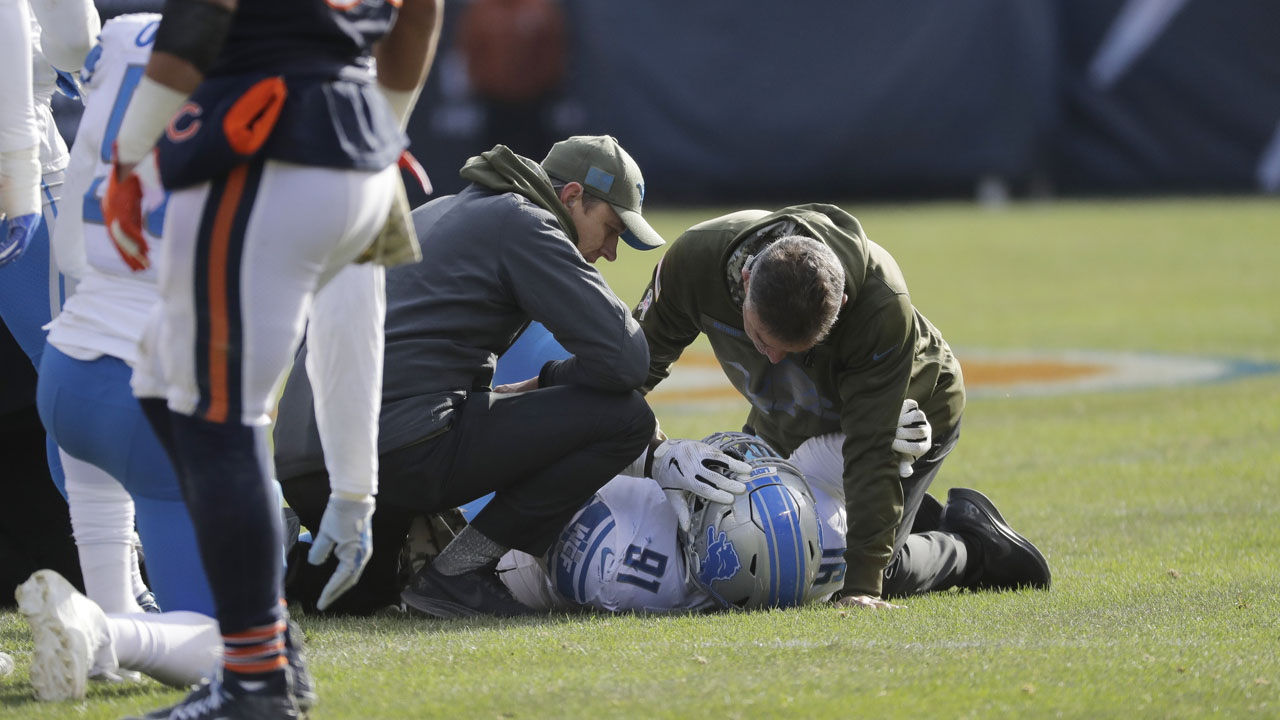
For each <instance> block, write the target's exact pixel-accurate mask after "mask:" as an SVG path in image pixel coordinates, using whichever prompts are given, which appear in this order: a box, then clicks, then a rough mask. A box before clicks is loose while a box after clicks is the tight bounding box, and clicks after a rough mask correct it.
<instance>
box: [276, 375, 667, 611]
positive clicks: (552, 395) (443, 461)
mask: <svg viewBox="0 0 1280 720" xmlns="http://www.w3.org/2000/svg"><path fill="white" fill-rule="evenodd" d="M654 423H655V421H654V417H653V412H652V411H651V410H650V409H649V406H648V405H647V404H646V403H645V401H644V398H643V397H642V396H641V395H640V394H639V393H637V392H628V393H609V392H602V391H599V390H593V389H590V388H585V387H580V386H573V385H564V386H558V387H553V388H545V389H541V390H534V391H532V392H527V393H518V394H514V395H499V394H496V393H474V394H472V395H470V396H469V397H468V398H467V400H466V401H465V402H463V403H462V405H461V406H460V407H459V408H458V409H457V410H456V412H455V416H454V418H453V425H452V427H451V429H450V430H449V431H448V432H446V433H444V434H443V435H440V436H438V437H434V438H431V439H430V440H426V441H423V442H419V443H413V444H410V445H407V446H405V447H402V448H399V449H397V450H393V451H390V452H387V453H384V454H382V455H381V456H380V458H379V471H378V475H379V481H378V486H379V490H378V504H377V509H376V510H375V512H374V520H373V538H374V540H373V542H374V550H373V556H372V558H371V559H370V561H369V565H368V566H367V567H366V568H365V572H364V575H363V576H362V577H361V580H360V582H359V583H358V584H357V586H356V588H353V589H352V590H351V591H349V593H348V594H349V595H350V594H351V593H355V595H352V598H351V602H349V603H345V602H343V601H339V603H338V604H335V606H334V608H335V609H337V610H339V611H346V612H368V611H371V610H375V609H377V608H378V607H382V606H385V605H388V604H391V603H395V602H398V598H399V591H400V588H399V587H398V584H397V583H396V579H395V578H396V573H397V558H398V557H399V551H400V548H401V546H402V545H403V544H404V539H405V535H406V533H407V532H408V528H409V525H410V523H411V522H412V520H413V518H414V516H416V515H424V514H431V513H437V512H441V511H443V510H447V509H449V508H454V507H458V506H460V505H464V504H466V503H468V502H470V501H472V500H475V499H478V498H481V497H484V496H485V495H487V494H488V493H490V492H494V493H496V494H495V496H494V498H493V499H492V500H491V501H490V502H489V504H488V505H486V506H485V508H484V509H483V510H482V511H481V512H480V514H479V515H477V516H476V518H475V520H474V521H473V522H472V525H473V526H474V527H475V529H476V530H478V531H480V532H481V533H483V534H484V535H485V536H487V537H489V538H490V539H492V540H493V541H494V542H496V543H498V544H499V545H502V546H504V547H509V548H514V549H517V550H523V551H525V552H527V553H530V554H533V555H540V554H542V553H544V552H546V550H547V548H549V547H550V546H551V543H552V542H554V541H555V539H556V537H557V536H558V535H559V534H560V532H561V531H562V530H563V529H564V525H565V524H566V523H567V522H568V521H569V519H570V518H571V517H572V516H573V513H574V512H576V511H577V509H578V508H579V507H581V505H582V504H583V503H584V502H586V501H587V499H589V498H590V497H591V495H592V494H593V493H595V491H596V490H599V489H600V487H601V486H603V485H604V484H605V483H606V482H608V481H609V480H610V479H612V478H613V476H614V475H616V474H617V473H618V472H619V471H620V470H622V469H623V468H624V467H626V466H627V465H628V464H629V463H630V462H631V461H633V460H635V459H636V458H637V457H639V456H640V453H641V452H643V451H644V449H645V447H646V446H647V444H648V441H649V439H650V438H651V437H652V436H653V430H654ZM281 485H282V486H283V487H284V494H285V499H286V500H287V501H288V502H289V505H290V506H291V507H293V509H294V510H295V511H296V512H297V513H298V516H299V518H301V520H302V524H303V525H305V526H306V527H308V528H310V529H311V530H312V531H313V532H314V531H315V530H316V529H317V528H318V527H319V525H320V518H321V516H322V515H323V514H324V508H325V505H326V503H327V501H328V495H329V483H328V476H327V475H326V474H325V473H315V474H311V475H304V476H300V477H296V478H284V479H282V480H281ZM294 564H295V565H296V564H297V563H294ZM331 571H332V565H331V564H330V565H329V566H326V567H323V568H321V569H320V570H319V571H317V570H316V569H315V568H312V567H310V566H305V567H297V568H295V567H292V566H291V568H290V576H291V577H292V579H291V581H290V586H291V590H290V592H291V595H294V596H295V598H296V599H299V600H301V601H302V602H303V603H304V606H307V607H308V608H310V607H313V603H314V598H311V597H307V596H308V595H310V594H311V592H313V591H314V592H315V593H317V594H318V592H319V587H322V586H323V582H319V581H320V580H321V578H318V577H315V576H316V575H320V576H323V578H327V576H328V573H329V572H331ZM317 582H318V583H319V585H318V586H317ZM295 590H296V591H297V592H294V591H295ZM344 600H345V598H344ZM339 605H342V606H343V607H341V608H339ZM356 605H359V606H362V607H361V608H360V609H356V607H355V606H356Z"/></svg>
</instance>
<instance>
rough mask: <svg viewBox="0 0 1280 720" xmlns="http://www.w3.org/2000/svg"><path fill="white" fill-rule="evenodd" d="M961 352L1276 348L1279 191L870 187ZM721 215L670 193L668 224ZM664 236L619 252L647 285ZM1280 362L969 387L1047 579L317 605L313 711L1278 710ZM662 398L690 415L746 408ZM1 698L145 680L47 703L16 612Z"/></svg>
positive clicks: (989, 455)
mask: <svg viewBox="0 0 1280 720" xmlns="http://www.w3.org/2000/svg"><path fill="white" fill-rule="evenodd" d="M847 208H848V209H849V210H850V211H851V212H853V213H854V214H855V215H857V216H858V217H859V219H861V220H862V222H863V224H864V227H865V228H866V230H867V232H868V234H869V235H870V236H871V238H872V239H873V240H876V241H877V242H879V243H880V244H882V245H884V246H885V247H887V248H888V249H889V250H890V251H891V252H892V253H893V254H894V255H895V256H896V257H897V258H898V259H899V261H900V263H901V265H902V267H903V270H904V272H905V273H906V277H907V280H908V283H909V284H910V287H911V288H912V296H913V299H914V301H915V303H916V305H917V306H918V307H919V308H921V309H922V311H923V312H924V313H925V314H926V315H927V316H928V317H929V318H930V319H931V320H932V321H933V322H934V324H936V325H937V326H938V327H939V328H940V329H941V330H942V331H943V333H944V334H945V336H946V337H947V338H948V340H949V341H950V342H951V344H952V345H953V347H955V348H956V350H957V354H958V355H959V356H960V359H961V362H962V363H963V362H964V359H965V354H964V351H965V349H973V350H983V351H986V350H1028V349H1029V350H1070V349H1085V350H1114V351H1140V352H1156V353H1164V354H1172V355H1196V356H1206V355H1207V356H1215V357H1217V356H1222V357H1231V358H1239V359H1244V360H1249V361H1253V362H1255V363H1280V282H1278V281H1277V271H1280V204H1277V203H1276V202H1275V201H1274V200H1273V199H1272V200H1265V199H1254V200H1184V199H1170V200H1160V201H1150V202H1106V203H1085V202H1079V203H1077V202H1060V203H1053V204H1045V205H1025V206H1014V207H1012V208H1010V209H1007V210H1003V211H987V210H982V209H978V208H975V207H972V206H969V205H904V206H867V207H861V206H857V205H849V206H847ZM718 212H719V211H717V210H699V211H681V212H669V213H658V212H655V213H654V215H655V217H656V218H657V220H656V222H655V225H656V226H657V227H658V229H659V231H660V232H662V233H663V234H664V235H665V236H666V237H668V238H669V239H673V238H674V237H675V236H676V235H677V234H678V233H679V232H680V230H681V229H683V228H684V227H686V226H688V225H690V224H692V223H694V222H698V221H701V220H704V219H707V218H709V217H712V216H714V215H715V214H718ZM656 259H657V257H656V254H655V253H650V254H646V255H640V254H639V253H635V252H632V251H628V250H625V249H624V250H623V253H622V260H621V261H620V262H618V263H617V264H615V266H612V267H608V268H606V269H605V270H606V275H607V276H608V278H609V280H610V282H611V283H612V284H613V286H614V288H615V290H617V291H618V293H619V294H620V295H621V296H622V297H623V298H624V299H625V300H626V301H627V302H628V303H632V304H634V302H635V301H636V300H637V299H638V297H639V294H640V292H641V290H642V288H643V286H644V284H645V282H646V281H647V279H648V275H649V272H650V270H651V268H652V266H653V263H654V262H655V261H656ZM1278 406H1280V374H1276V373H1269V374H1268V373H1263V374H1255V375H1250V376H1246V377H1243V378H1239V379H1235V380H1230V381H1226V382H1218V383H1210V384H1199V385H1184V386H1172V387H1163V388H1158V389H1148V390H1127V391H1115V392H1095V393H1089V394H1068V395H1060V396H1051V397H1035V396H1019V395H1017V394H1014V395H1012V396H1010V397H1002V396H1000V395H984V396H981V397H975V398H973V399H971V401H970V404H969V406H968V409H967V412H966V414H965V425H964V437H963V440H962V442H961V443H960V445H959V447H958V449H957V450H956V451H955V452H954V453H953V454H952V456H951V457H950V458H949V459H948V460H947V463H946V465H945V466H944V468H943V470H942V472H941V474H940V475H939V478H938V481H937V482H936V483H935V485H934V488H933V490H934V493H935V494H936V495H939V496H941V497H945V494H946V488H948V487H951V486H968V487H976V488H979V489H981V490H983V491H984V492H986V493H987V494H988V495H989V496H991V497H992V498H993V499H994V500H995V501H996V502H997V503H998V504H999V506H1000V508H1001V510H1002V511H1003V513H1004V515H1005V517H1007V518H1008V519H1009V520H1010V522H1011V523H1013V524H1014V526H1015V527H1017V528H1018V529H1019V530H1021V531H1023V532H1024V533H1025V534H1026V535H1027V536H1029V537H1030V538H1031V539H1033V540H1034V541H1035V542H1036V543H1037V544H1038V545H1039V546H1040V547H1041V548H1042V549H1043V550H1044V551H1045V552H1046V554H1047V556H1048V558H1049V562H1050V565H1051V567H1052V569H1053V572H1054V586H1053V588H1052V590H1050V591H1048V592H1023V593H1001V594H995V593H985V594H972V593H958V592H951V593H941V594H937V595H934V596H929V597H920V598H915V599H909V600H906V601H904V602H903V604H904V605H906V606H907V607H906V608H905V609H903V610H896V611H880V612H869V611H853V610H850V611H845V610H839V609H836V608H834V607H809V608H804V609H799V610H789V611H774V612H758V613H725V614H717V615H709V616H674V617H653V616H648V617H646V616H616V617H605V616H565V615H554V616H549V617H542V618H538V619H531V620H523V619H522V620H517V621H499V620H481V621H473V622H462V621H452V622H433V621H428V620H421V619H400V618H375V619H369V620H362V621H331V620H322V619H317V618H306V617H303V618H301V619H300V620H301V622H302V625H303V627H304V628H305V630H306V632H307V636H308V648H309V652H310V659H311V668H312V670H313V672H314V673H315V674H316V676H317V678H318V681H319V683H320V685H321V687H320V689H321V693H322V699H321V704H320V705H319V707H317V708H316V710H315V711H314V712H313V713H312V716H313V717H315V718H321V719H324V718H411V717H414V718H416V717H465V718H472V717H479V718H541V717H567V718H613V717H637V718H649V717H725V718H739V717H741V718H755V717H806V718H808V717H847V716H860V717H869V718H871V717H936V718H978V717H997V718H1000V717H1014V718H1038V717H1073V718H1101V717H1122V718H1129V719H1131V718H1204V717H1249V718H1266V717H1280V623H1278V622H1277V618H1280V567H1278V565H1280V522H1277V520H1280V470H1278V469H1277V468H1280V407H1278ZM682 407H683V408H684V409H683V410H682V411H681V412H675V411H674V410H672V411H669V412H665V413H664V411H663V406H661V405H658V406H657V407H656V409H657V412H658V415H659V418H660V419H661V421H662V424H663V427H664V428H665V429H666V430H667V432H668V433H669V434H672V435H675V436H695V437H696V436H701V435H704V434H706V433H707V432H710V431H712V430H718V429H731V428H736V427H737V426H738V425H739V424H740V423H741V421H742V418H743V416H744V413H743V411H742V409H741V408H736V409H734V408H729V409H726V408H725V407H723V406H717V407H716V408H715V409H708V410H706V411H690V410H689V409H688V408H687V407H685V406H682ZM0 649H4V650H7V651H9V652H10V653H12V654H13V655H14V656H15V658H16V659H17V663H18V667H17V670H16V671H15V672H14V673H13V674H12V675H10V676H9V677H7V678H5V679H3V680H0V716H3V717H4V718H114V717H118V716H120V715H122V714H124V713H127V712H136V711H139V710H143V709H151V708H153V707H155V706H158V705H159V704H161V703H166V702H170V701H173V700H175V699H177V698H178V697H180V693H179V692H177V691H173V690H169V689H167V688H164V687H162V686H160V685H158V684H155V683H151V682H146V683H143V684H141V685H136V686H127V687H125V686H103V685H95V686H93V687H92V688H91V690H90V695H89V698H88V699H87V700H86V701H84V702H82V703H68V704H41V703H37V702H35V701H34V700H32V699H31V691H30V687H29V685H28V683H27V667H28V664H29V661H30V652H31V646H30V637H29V635H28V633H27V630H26V626H25V624H24V623H23V621H22V620H21V619H20V617H19V616H17V615H16V614H14V613H13V612H5V613H3V614H0Z"/></svg>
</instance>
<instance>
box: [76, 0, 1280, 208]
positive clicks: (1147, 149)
mask: <svg viewBox="0 0 1280 720" xmlns="http://www.w3.org/2000/svg"><path fill="white" fill-rule="evenodd" d="M467 2H468V0H446V10H445V30H444V35H443V39H442V42H441V48H440V52H439V56H438V58H437V61H436V65H435V68H434V69H433V71H432V75H431V78H430V80H429V82H428V87H427V89H426V90H425V91H424V93H423V97H422V100H421V102H420V104H419V106H418V110H417V112H416V113H415V115H414V117H413V120H412V122H411V124H410V128H409V130H410V136H411V138H412V140H413V150H414V152H415V154H416V155H417V156H418V158H419V159H420V160H421V161H422V162H423V164H424V165H425V166H426V168H427V170H428V172H429V173H430V175H431V177H432V180H433V182H434V183H435V186H436V190H437V193H447V192H453V191H456V190H458V189H459V188H460V187H461V185H462V182H461V180H460V179H459V178H458V175H457V171H458V169H459V168H460V167H461V166H462V163H463V162H464V161H465V160H466V158H467V157H469V156H471V155H473V154H475V153H477V152H480V151H482V150H485V149H488V148H489V147H490V146H491V145H492V143H493V141H494V140H495V138H494V137H492V132H491V131H492V127H491V126H490V125H489V124H488V123H487V121H486V116H487V115H486V114H487V113H491V112H494V108H493V107H492V106H490V105H486V103H485V102H484V101H483V100H482V98H480V97H478V96H477V94H476V93H475V92H474V91H473V90H472V87H471V85H470V83H469V80H468V77H467V71H466V63H465V62H464V59H463V56H462V53H461V52H460V50H459V48H458V47H457V43H456V39H457V28H458V17H459V15H460V14H461V13H462V12H463V10H464V7H465V6H466V4H467ZM562 2H563V8H564V17H565V21H566V24H567V26H568V34H567V38H568V41H567V42H568V47H567V48H566V54H567V58H568V63H567V70H566V73H565V75H564V81H563V83H562V86H561V88H560V90H559V91H558V92H557V93H555V94H554V95H552V96H549V97H548V98H547V99H546V102H544V103H541V104H539V105H537V107H536V108H532V109H530V110H529V113H530V114H529V115H528V117H527V123H528V125H529V127H530V128H533V130H532V131H531V132H529V133H527V134H524V133H522V134H521V135H522V137H521V138H520V143H521V144H522V145H523V147H517V148H516V149H517V150H520V151H522V152H523V153H524V154H527V155H529V156H531V157H534V158H535V159H541V157H542V155H543V154H545V152H546V149H547V147H548V146H549V145H550V143H551V142H552V141H554V140H555V139H557V138H561V137H565V136H568V135H570V134H576V133H608V134H612V135H615V136H617V137H618V138H619V140H621V142H622V144H623V146H624V147H626V148H627V149H628V150H629V151H630V152H631V153H632V154H633V155H634V156H635V158H636V160H637V161H638V162H639V163H640V165H641V168H642V169H643V170H644V173H645V178H646V184H647V198H648V199H659V200H660V201H662V202H686V203H695V202H700V203H706V202H725V203H740V202H760V203H777V202H782V201H786V200H806V201H818V200H842V199H848V198H853V197H860V196H878V197H899V196H913V197H920V196H929V195H970V194H972V192H973V190H974V187H975V183H977V182H978V181H979V180H980V179H982V178H984V177H998V178H1001V179H1004V180H1006V181H1008V182H1009V183H1010V184H1011V185H1012V186H1013V187H1014V188H1015V189H1019V188H1024V187H1027V186H1029V185H1030V184H1032V181H1034V183H1035V184H1036V186H1037V187H1042V188H1048V189H1051V190H1055V191H1058V192H1065V193H1075V194H1080V193H1134V192H1139V193H1148V192H1170V191H1172V192H1200V191H1209V192H1224V191H1225V192H1248V191H1256V190H1265V191H1271V192H1276V191H1280V2H1277V1H1276V0H965V1H964V2H955V1H954V0H897V1H896V2H882V1H873V0H806V1H804V2H792V3H778V2H764V1H763V0H743V1H738V2H734V1H732V0H645V2H619V1H618V0H562ZM158 4H159V3H157V2H150V0H100V7H101V8H102V9H103V12H104V15H112V14H115V12H114V11H115V9H116V8H122V7H128V8H129V9H141V8H142V7H146V6H148V5H150V6H153V7H154V6H157V5H158ZM62 109H64V110H68V111H69V112H70V113H71V114H74V110H70V109H68V108H67V106H65V105H63V106H62ZM507 110H508V111H509V110H510V108H508V109H507ZM509 121H510V118H509V117H508V118H507V122H508V125H507V127H510V125H509ZM72 124H73V123H72ZM509 142H512V143H513V144H515V143H516V140H515V139H514V138H513V139H512V140H510V141H509ZM413 199H414V200H418V201H420V200H421V199H422V198H421V197H418V198H413Z"/></svg>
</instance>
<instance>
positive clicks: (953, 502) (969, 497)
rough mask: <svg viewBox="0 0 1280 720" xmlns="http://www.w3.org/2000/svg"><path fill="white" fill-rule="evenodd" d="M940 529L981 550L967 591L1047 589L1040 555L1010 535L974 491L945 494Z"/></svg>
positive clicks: (983, 497) (1045, 567)
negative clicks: (976, 567)
mask: <svg viewBox="0 0 1280 720" xmlns="http://www.w3.org/2000/svg"><path fill="white" fill-rule="evenodd" d="M942 529H943V530H945V531H947V532H953V533H956V534H958V535H961V536H963V537H965V538H966V539H969V540H974V541H977V545H978V546H979V547H980V548H981V556H980V558H981V564H980V570H979V572H978V573H976V575H977V577H976V578H974V579H973V580H972V581H971V582H970V583H969V587H972V588H975V589H993V590H1013V589H1017V588H1023V587H1029V588H1048V587H1049V582H1050V574H1049V563H1048V562H1047V561H1046V560H1045V559H1044V555H1042V554H1040V551H1039V550H1037V549H1036V546H1035V545H1032V544H1031V541H1030V540H1028V539H1026V538H1024V537H1022V536H1021V535H1019V534H1018V533H1016V532H1014V531H1013V528H1011V527H1009V524H1008V523H1006V522H1005V521H1004V518H1003V517H1002V516H1001V515H1000V511H999V510H996V506H995V505H994V504H992V502H991V500H989V499H987V496H986V495H983V494H982V493H980V492H978V491H977V490H970V489H968V488H952V489H951V491H950V492H949V493H947V506H946V507H945V508H943V509H942ZM970 577H973V576H972V575H971V576H970Z"/></svg>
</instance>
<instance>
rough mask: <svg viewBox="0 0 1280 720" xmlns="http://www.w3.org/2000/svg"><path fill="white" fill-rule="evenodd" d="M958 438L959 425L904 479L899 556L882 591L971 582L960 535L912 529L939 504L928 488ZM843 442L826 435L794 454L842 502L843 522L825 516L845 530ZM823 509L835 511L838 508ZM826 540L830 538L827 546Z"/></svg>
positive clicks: (819, 489)
mask: <svg viewBox="0 0 1280 720" xmlns="http://www.w3.org/2000/svg"><path fill="white" fill-rule="evenodd" d="M958 439H959V430H958V429H957V430H955V431H953V432H952V433H950V434H949V436H948V437H947V438H944V439H942V440H941V442H939V443H938V444H936V445H935V447H934V448H933V450H931V451H930V452H929V453H926V454H925V455H924V456H922V457H921V459H920V460H919V461H917V462H916V464H915V465H914V472H913V473H912V476H911V477H910V478H906V479H904V480H903V481H902V483H903V505H904V509H903V515H902V524H901V525H900V526H899V528H898V534H897V538H896V542H895V547H894V554H893V557H892V559H891V560H890V562H889V565H888V567H886V568H885V573H884V584H883V587H882V593H883V594H884V595H885V596H886V597H898V596H903V595H912V594H917V593H921V592H928V591H931V590H942V589H946V588H949V587H954V586H956V585H960V584H962V583H963V582H964V581H965V578H966V575H965V573H966V569H967V567H968V564H967V559H968V547H967V546H966V544H965V542H964V540H963V539H962V538H961V537H960V536H958V535H955V534H954V533H947V532H942V531H938V530H935V531H931V532H924V533H919V532H915V533H913V532H912V530H913V529H914V525H915V518H916V515H917V514H918V513H919V510H920V508H921V507H922V506H923V505H925V503H926V502H927V503H928V504H929V506H930V508H932V506H933V505H936V503H937V501H936V500H934V499H933V497H932V496H930V495H928V492H927V491H928V488H929V486H930V485H931V484H932V482H933V479H934V478H935V477H936V476H937V474H938V470H939V468H940V467H941V465H942V460H943V459H945V458H946V456H947V455H948V454H949V453H950V452H951V449H952V448H954V447H955V444H956V442H957V441H958ZM843 445H844V436H843V435H842V434H839V433H831V434H828V435H822V436H819V437H815V438H810V439H809V440H806V441H805V442H804V443H802V444H801V445H800V447H798V448H796V451H795V452H794V453H792V455H791V457H790V458H789V459H790V460H791V462H793V463H794V464H795V465H796V467H797V468H799V469H800V471H801V472H802V473H804V476H805V480H806V481H807V482H809V483H810V485H811V486H812V487H813V488H814V490H815V492H816V494H819V495H824V496H827V497H830V498H833V499H834V500H835V501H836V503H837V507H836V508H835V510H834V512H835V513H839V514H840V518H839V521H838V522H834V523H833V522H831V521H832V518H829V517H824V518H822V520H823V522H824V523H827V527H830V528H831V529H836V530H839V531H843V530H844V529H845V528H844V526H845V523H846V521H845V517H846V516H845V515H844V513H843V512H840V509H841V508H842V507H843V505H844V502H845V495H844V453H843ZM820 514H824V515H831V514H833V512H832V511H828V512H826V513H820ZM826 544H827V543H826V541H824V545H826ZM827 549H828V548H826V547H824V550H827ZM824 589H825V588H824ZM830 590H839V587H836V586H834V585H833V586H832V587H830Z"/></svg>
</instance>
